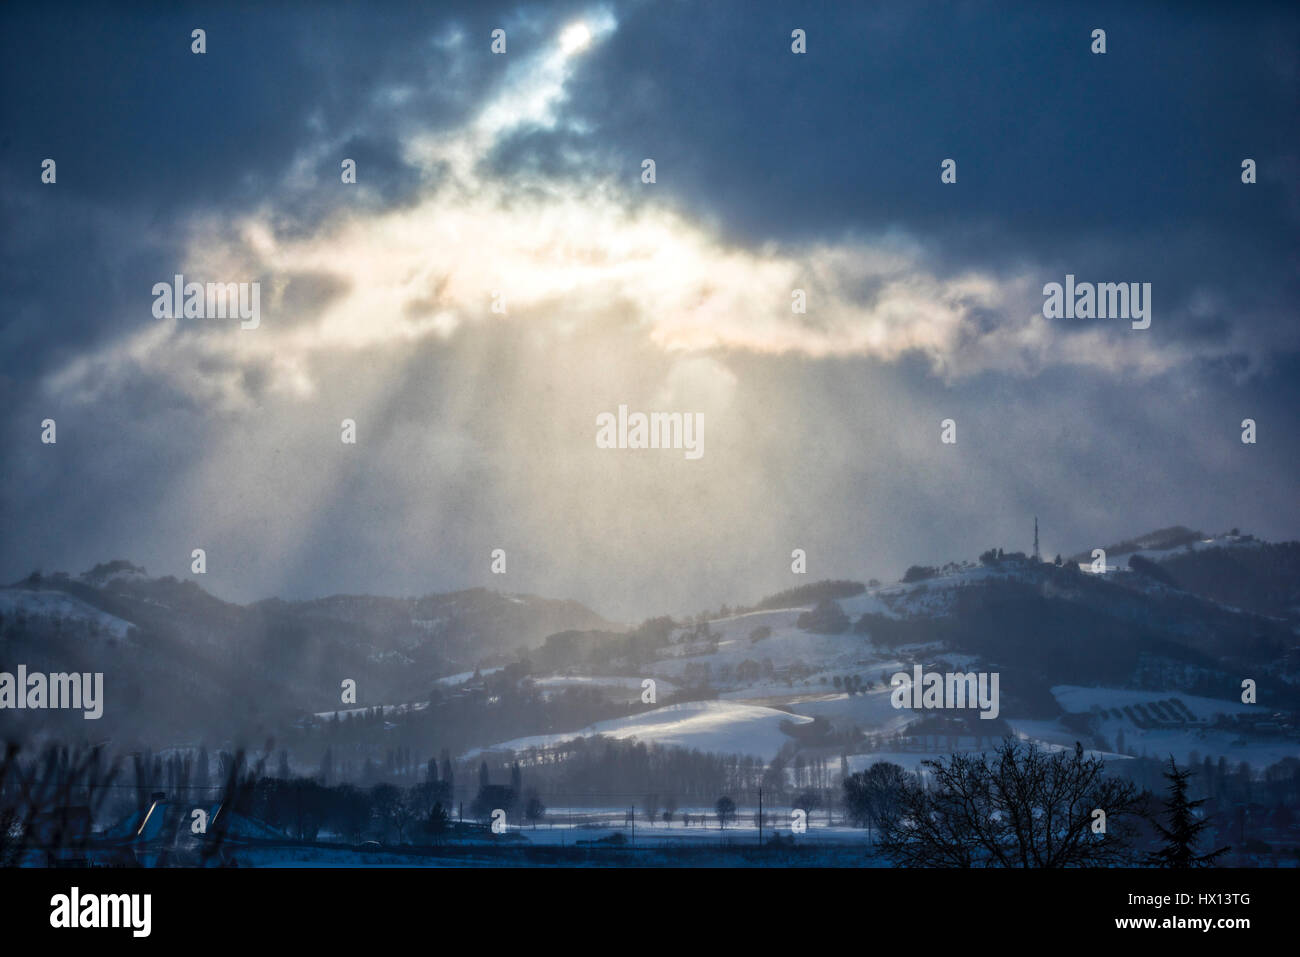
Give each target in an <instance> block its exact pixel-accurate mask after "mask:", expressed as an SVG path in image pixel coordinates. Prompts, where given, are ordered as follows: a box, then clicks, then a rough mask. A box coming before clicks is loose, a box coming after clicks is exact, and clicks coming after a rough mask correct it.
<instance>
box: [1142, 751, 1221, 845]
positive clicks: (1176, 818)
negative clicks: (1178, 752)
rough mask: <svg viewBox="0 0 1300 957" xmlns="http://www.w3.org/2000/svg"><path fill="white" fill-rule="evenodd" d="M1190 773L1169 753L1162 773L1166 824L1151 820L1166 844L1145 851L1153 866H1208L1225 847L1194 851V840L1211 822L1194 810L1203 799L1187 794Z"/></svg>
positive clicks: (1195, 840) (1202, 802) (1189, 770)
mask: <svg viewBox="0 0 1300 957" xmlns="http://www.w3.org/2000/svg"><path fill="white" fill-rule="evenodd" d="M1191 776H1192V771H1191V769H1190V768H1188V769H1186V770H1180V769H1179V767H1178V765H1177V764H1176V763H1175V762H1174V759H1173V755H1170V757H1169V770H1168V771H1166V772H1165V773H1164V777H1165V780H1167V781H1168V782H1169V797H1168V798H1166V799H1165V820H1166V821H1167V822H1168V827H1166V826H1165V825H1164V824H1161V823H1160V822H1159V821H1153V822H1152V823H1153V824H1154V825H1155V828H1156V830H1157V831H1159V832H1160V836H1161V837H1162V838H1164V841H1165V844H1164V846H1163V847H1162V848H1160V850H1158V851H1156V852H1155V853H1153V854H1150V855H1148V857H1147V863H1148V864H1151V865H1153V866H1155V867H1176V868H1186V867H1210V866H1212V865H1213V864H1214V860H1215V858H1217V857H1219V856H1220V855H1221V854H1225V853H1227V851H1228V848H1227V847H1221V848H1219V849H1218V850H1217V851H1211V852H1210V853H1208V854H1197V853H1196V842H1197V840H1198V839H1199V838H1200V836H1201V832H1202V831H1204V830H1205V829H1206V828H1207V827H1209V826H1210V821H1209V819H1208V818H1202V819H1200V820H1198V819H1197V818H1196V816H1195V814H1194V813H1193V812H1194V811H1195V810H1196V809H1197V808H1198V807H1200V806H1201V805H1202V804H1204V803H1205V801H1204V800H1199V801H1192V800H1189V799H1188V797H1187V781H1188V779H1189V778H1191Z"/></svg>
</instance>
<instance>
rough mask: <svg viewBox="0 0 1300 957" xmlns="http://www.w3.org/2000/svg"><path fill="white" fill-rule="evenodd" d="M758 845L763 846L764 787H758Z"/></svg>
mask: <svg viewBox="0 0 1300 957" xmlns="http://www.w3.org/2000/svg"><path fill="white" fill-rule="evenodd" d="M758 846H759V847H762V846H763V789H762V788H759V789H758Z"/></svg>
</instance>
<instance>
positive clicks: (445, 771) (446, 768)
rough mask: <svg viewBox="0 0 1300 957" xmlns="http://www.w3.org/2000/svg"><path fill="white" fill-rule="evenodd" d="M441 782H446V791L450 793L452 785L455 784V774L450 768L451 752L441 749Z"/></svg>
mask: <svg viewBox="0 0 1300 957" xmlns="http://www.w3.org/2000/svg"><path fill="white" fill-rule="evenodd" d="M442 780H443V781H445V782H446V784H447V791H448V793H450V792H451V788H452V785H453V784H455V773H454V772H453V771H452V767H451V752H450V751H448V750H447V749H446V748H443V749H442Z"/></svg>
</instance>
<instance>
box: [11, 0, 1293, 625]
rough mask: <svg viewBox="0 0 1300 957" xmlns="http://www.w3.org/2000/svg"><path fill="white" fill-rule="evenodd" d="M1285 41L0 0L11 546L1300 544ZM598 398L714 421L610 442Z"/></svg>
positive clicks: (668, 15)
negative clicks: (1117, 315)
mask: <svg viewBox="0 0 1300 957" xmlns="http://www.w3.org/2000/svg"><path fill="white" fill-rule="evenodd" d="M196 28H201V29H203V30H204V31H205V43H206V50H205V52H203V53H195V52H193V51H192V44H193V43H194V40H193V39H192V31H193V30H194V29H196ZM497 29H500V30H504V31H505V34H504V36H505V52H503V53H494V52H493V50H492V44H493V31H494V30H497ZM1096 29H1104V30H1105V36H1106V50H1105V52H1104V53H1094V52H1092V47H1093V45H1094V40H1093V31H1094V30H1096ZM794 30H802V31H804V37H805V43H806V52H805V53H795V52H794V51H793V50H792V44H793V43H794V41H793V40H792V31H794ZM1298 41H1300V15H1298V14H1297V13H1296V11H1295V10H1294V9H1293V8H1291V9H1289V8H1288V6H1287V5H1283V4H1277V5H1272V4H1249V3H1247V4H1236V5H1224V6H1223V7H1222V8H1216V7H1214V6H1211V5H1203V4H1155V3H1124V4H1113V5H1108V4H1087V5H1081V4H1069V3H1064V4H1050V5H1041V4H1024V5H1006V6H1003V7H1000V8H995V7H991V6H987V5H984V4H974V3H933V4H931V3H916V4H906V5H904V4H879V5H877V4H871V5H867V4H851V5H850V4H833V3H813V4H798V3H761V2H750V0H746V2H729V0H722V2H718V0H715V2H709V3H679V2H670V3H645V2H635V0H632V2H617V3H554V4H530V3H507V4H495V3H491V2H472V3H427V2H425V3H410V4H402V3H391V2H380V3H373V4H344V3H339V2H333V0H326V2H324V3H313V4H291V3H269V4H264V5H258V6H254V5H251V4H249V5H245V4H212V5H209V4H189V5H187V4H179V5H175V6H171V5H168V6H166V7H164V6H162V5H158V4H145V3H140V4H134V5H131V4H126V5H119V6H117V7H114V8H108V7H104V6H101V5H97V4H94V5H77V4H52V5H50V4H45V5H33V4H8V5H6V6H5V7H4V8H3V10H2V11H0V173H2V174H3V175H2V176H0V218H2V219H3V221H4V223H5V229H4V230H3V233H2V234H0V242H2V243H3V255H2V256H0V292H2V293H3V296H4V300H5V302H6V304H7V308H6V309H5V310H4V312H3V314H0V450H3V451H2V452H0V580H3V581H15V580H17V579H19V578H20V577H22V576H24V575H26V574H27V573H29V572H30V571H32V570H33V569H42V570H43V571H45V572H46V573H50V572H53V571H56V570H63V571H68V572H70V573H73V574H76V573H79V572H81V571H84V570H86V569H88V568H90V567H91V566H93V565H94V564H95V563H97V562H101V561H107V560H109V559H112V558H126V559H129V560H131V561H133V562H135V563H137V564H140V565H143V566H144V567H145V568H146V569H147V570H148V572H149V573H150V574H153V575H175V576H176V577H178V578H193V579H194V580H196V581H198V582H199V583H200V584H201V585H203V587H204V588H206V589H208V590H209V591H211V592H213V593H214V594H216V595H218V596H220V597H222V598H225V599H228V600H231V601H239V602H246V601H252V600H256V599H260V598H265V597H270V596H280V597H284V598H309V597H315V596H321V595H328V594H335V593H373V594H386V595H420V594H426V593H431V592H440V591H447V590H452V589H457V588H464V587H472V586H480V585H481V586H486V587H492V588H497V589H500V590H503V591H509V592H527V593H535V594H541V595H546V596H548V597H565V598H575V599H578V600H581V601H583V602H586V603H587V604H589V605H591V606H592V607H593V608H594V609H596V610H597V611H600V612H602V613H603V614H605V615H607V616H610V617H611V618H613V619H616V620H627V621H633V620H638V619H640V618H643V617H647V616H651V615H656V614H663V613H667V614H689V613H694V612H696V611H699V610H701V609H706V608H708V609H713V608H717V607H718V606H719V605H721V604H723V603H730V604H736V603H749V602H753V601H756V600H757V599H758V598H759V597H761V596H762V595H765V594H768V593H770V592H772V591H775V590H777V589H780V588H786V587H791V586H793V585H797V584H801V583H803V582H805V581H810V580H814V579H820V578H854V579H857V580H866V579H867V578H870V577H876V578H880V579H882V580H892V579H896V578H897V577H899V576H900V575H901V573H902V572H903V570H904V569H905V568H906V567H907V566H909V565H911V564H938V563H943V562H946V561H950V560H961V559H974V558H975V557H976V556H977V555H978V554H979V553H980V552H981V551H983V550H984V549H986V548H988V547H990V546H1000V547H1004V548H1006V549H1008V550H1012V549H1023V550H1028V549H1029V548H1030V547H1031V545H1032V528H1033V519H1034V517H1035V516H1037V518H1038V521H1039V525H1040V529H1041V535H1042V547H1043V550H1044V551H1045V552H1046V553H1047V554H1048V555H1053V554H1055V553H1057V552H1062V553H1065V554H1071V553H1075V552H1079V551H1083V550H1087V549H1091V548H1092V547H1096V546H1099V545H1104V544H1107V543H1109V542H1114V541H1117V540H1120V539H1123V538H1126V537H1129V536H1131V535H1134V534H1139V533H1141V532H1145V531H1149V530H1151V529H1154V528H1158V527H1163V526H1168V525H1172V524H1185V525H1188V526H1191V527H1195V528H1201V529H1203V530H1204V531H1206V532H1207V533H1212V532H1219V531H1224V530H1226V529H1228V528H1230V527H1239V528H1241V529H1243V530H1245V531H1250V532H1253V533H1255V534H1256V535H1259V536H1261V537H1264V538H1267V539H1270V540H1283V539H1294V538H1297V537H1300V511H1298V510H1297V508H1296V502H1297V501H1298V500H1300V499H1298V496H1297V491H1300V489H1298V488H1297V481H1296V476H1297V469H1296V465H1297V453H1298V451H1300V432H1298V430H1297V421H1296V414H1295V411H1296V408H1297V399H1298V398H1300V331H1298V329H1297V322H1296V320H1297V310H1296V301H1297V296H1298V295H1300V272H1298V264H1300V256H1298V255H1297V253H1298V252H1300V249H1298V248H1297V246H1298V243H1297V237H1298V236H1300V232H1298V231H1297V222H1298V220H1300V187H1298V186H1297V182H1298V174H1300V134H1297V128H1298V127H1297V123H1296V119H1297V115H1300V113H1298V111H1297V105H1298V104H1297V98H1298V91H1300V83H1298V76H1297V59H1298V53H1297V51H1300V42H1298ZM47 158H49V159H54V160H55V163H56V166H55V181H54V182H53V183H49V182H43V175H42V169H43V166H42V163H43V161H44V160H45V159H47ZM1247 158H1249V159H1253V160H1254V161H1255V164H1256V182H1254V183H1249V184H1247V183H1243V182H1242V162H1243V160H1244V159H1247ZM346 159H351V160H353V161H354V162H355V168H356V182H355V183H347V182H343V178H344V177H343V173H342V164H343V162H344V160H346ZM646 159H653V160H654V164H655V169H654V172H655V175H654V181H653V182H645V181H644V177H643V160H646ZM946 159H952V160H955V163H956V167H955V169H956V181H955V182H950V183H948V182H943V181H942V177H941V173H942V168H941V164H943V162H944V160H946ZM176 274H182V275H183V276H184V277H185V280H186V281H187V282H188V281H197V282H220V283H249V284H250V286H251V284H252V283H254V282H256V283H257V284H258V287H259V292H260V299H259V302H260V316H259V320H258V324H257V327H256V328H241V323H240V322H238V321H232V320H230V319H221V318H186V317H181V318H166V317H163V318H160V317H159V316H158V315H156V312H157V310H156V309H155V298H156V297H155V294H154V292H153V288H154V285H155V284H156V283H159V282H163V283H171V282H172V277H173V276H174V275H176ZM1067 274H1068V275H1073V276H1075V277H1076V279H1077V281H1079V282H1128V283H1150V289H1151V294H1150V296H1151V324H1150V327H1149V328H1147V329H1133V328H1131V326H1130V323H1128V322H1126V321H1123V320H1118V319H1060V318H1051V319H1049V318H1045V316H1044V310H1043V304H1044V293H1043V287H1044V285H1045V284H1047V283H1051V282H1057V283H1064V282H1065V277H1066V276H1067ZM795 290H802V291H803V294H804V297H805V300H806V312H802V313H801V312H796V311H795V309H794V308H793V305H792V304H793V302H794V296H795ZM494 306H495V307H496V309H494ZM620 405H624V406H627V408H628V409H629V410H630V411H632V412H637V411H640V412H647V413H648V412H652V411H664V412H681V413H683V414H687V415H699V416H700V417H701V418H702V421H703V454H702V455H701V456H699V457H698V458H693V459H692V458H688V457H687V456H686V455H684V454H683V452H682V451H681V450H676V449H608V448H600V447H598V444H597V442H596V432H597V429H596V423H597V417H598V416H600V415H601V414H602V413H615V414H617V410H618V408H619V406H620ZM1247 418H1250V419H1253V420H1255V423H1256V442H1255V443H1253V444H1246V443H1243V442H1242V440H1241V437H1242V421H1243V419H1247ZM46 419H53V420H54V421H55V423H56V441H55V442H54V443H53V444H50V443H47V442H42V433H43V429H44V427H43V425H42V423H43V422H44V420H46ZM345 419H351V420H353V421H354V422H355V423H356V429H355V438H356V441H355V443H352V444H348V443H345V442H344V441H342V438H341V436H342V423H343V420H345ZM945 419H951V420H953V422H954V423H955V434H956V441H955V442H954V443H945V442H943V441H942V440H941V433H942V428H941V423H942V422H943V421H944V420H945ZM196 548H202V549H204V551H205V553H206V571H205V573H204V574H202V575H196V574H193V572H192V569H191V554H192V551H193V549H196ZM495 549H501V550H503V551H504V553H505V556H506V564H505V573H504V574H494V573H493V571H492V553H493V551H494V550H495ZM794 549H803V550H804V551H805V552H806V554H807V572H806V574H804V575H797V574H795V573H793V572H792V570H791V563H792V559H791V555H792V551H793V550H794Z"/></svg>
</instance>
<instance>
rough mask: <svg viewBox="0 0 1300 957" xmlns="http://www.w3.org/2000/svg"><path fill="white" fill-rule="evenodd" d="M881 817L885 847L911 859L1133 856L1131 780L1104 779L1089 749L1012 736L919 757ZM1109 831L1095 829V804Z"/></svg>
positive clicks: (1109, 860)
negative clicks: (977, 750)
mask: <svg viewBox="0 0 1300 957" xmlns="http://www.w3.org/2000/svg"><path fill="white" fill-rule="evenodd" d="M922 765H923V766H924V767H925V768H926V769H927V773H928V775H929V777H930V782H929V784H928V786H922V785H921V784H920V783H919V782H917V781H916V780H914V779H909V780H907V781H906V782H905V783H904V784H903V786H902V787H901V788H900V789H899V791H898V793H897V800H896V803H895V805H894V807H893V808H892V809H891V810H890V812H889V816H888V817H887V818H885V819H884V820H883V821H881V822H880V824H879V826H880V847H881V848H882V849H883V850H884V851H885V852H886V853H887V854H888V855H889V856H890V857H892V858H894V860H895V861H896V862H897V863H898V864H900V865H902V866H905V867H1098V866H1114V865H1121V864H1125V863H1127V862H1128V860H1129V855H1130V849H1131V839H1132V828H1131V826H1130V825H1129V821H1130V819H1131V818H1135V817H1136V816H1137V803H1138V793H1137V788H1136V787H1135V786H1134V785H1133V783H1132V782H1130V781H1126V780H1122V779H1118V778H1110V777H1106V775H1105V773H1104V771H1105V765H1104V763H1103V762H1102V761H1101V759H1100V758H1096V757H1092V758H1088V757H1084V751H1083V747H1082V746H1081V745H1078V744H1076V745H1075V748H1074V750H1073V751H1072V752H1071V751H1059V752H1055V753H1048V752H1046V751H1044V750H1042V749H1041V748H1039V747H1038V746H1037V745H1035V744H1033V743H1032V742H1030V743H1028V744H1025V743H1023V742H1020V741H1018V740H1016V739H1015V738H1012V737H1009V736H1008V737H1007V738H1005V739H1004V740H1003V742H1002V743H1001V744H1000V745H999V746H998V749H997V751H996V752H994V753H993V754H992V755H988V754H954V755H951V756H950V757H949V758H947V759H946V760H945V759H943V758H940V759H937V760H933V761H923V762H922ZM1097 809H1101V810H1103V811H1105V812H1106V830H1105V832H1104V833H1097V832H1094V831H1093V830H1092V824H1093V820H1094V818H1093V812H1094V811H1095V810H1097Z"/></svg>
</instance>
